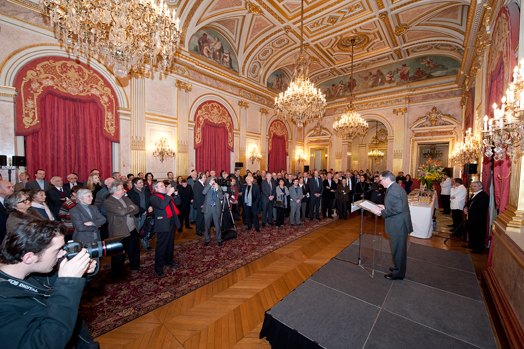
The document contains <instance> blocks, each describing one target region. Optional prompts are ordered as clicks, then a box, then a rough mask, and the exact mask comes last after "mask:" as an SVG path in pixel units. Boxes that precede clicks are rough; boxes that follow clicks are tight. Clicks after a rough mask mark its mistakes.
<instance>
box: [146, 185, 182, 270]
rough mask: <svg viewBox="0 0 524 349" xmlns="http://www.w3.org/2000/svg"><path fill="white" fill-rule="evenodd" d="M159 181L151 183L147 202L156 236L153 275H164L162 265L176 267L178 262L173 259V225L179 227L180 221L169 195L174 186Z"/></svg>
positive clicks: (171, 193)
mask: <svg viewBox="0 0 524 349" xmlns="http://www.w3.org/2000/svg"><path fill="white" fill-rule="evenodd" d="M168 187H169V188H166V186H165V184H164V182H162V181H159V182H156V183H155V184H153V191H154V193H153V194H152V195H151V198H150V199H149V202H150V203H151V207H153V212H154V213H155V225H154V230H155V233H157V234H156V236H157V238H156V248H155V275H156V276H157V277H164V276H165V274H164V265H165V266H166V267H178V266H179V265H180V264H178V263H175V261H174V260H173V249H174V246H175V226H176V227H177V228H178V229H180V228H181V225H180V221H179V219H178V214H179V213H180V212H179V211H178V209H177V208H176V206H175V204H174V201H173V198H172V197H171V195H173V193H174V192H175V188H173V187H172V186H170V185H169V186H168Z"/></svg>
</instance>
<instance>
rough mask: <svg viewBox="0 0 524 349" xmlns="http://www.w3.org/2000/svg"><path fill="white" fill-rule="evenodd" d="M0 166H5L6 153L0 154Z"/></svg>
mask: <svg viewBox="0 0 524 349" xmlns="http://www.w3.org/2000/svg"><path fill="white" fill-rule="evenodd" d="M0 166H7V155H0Z"/></svg>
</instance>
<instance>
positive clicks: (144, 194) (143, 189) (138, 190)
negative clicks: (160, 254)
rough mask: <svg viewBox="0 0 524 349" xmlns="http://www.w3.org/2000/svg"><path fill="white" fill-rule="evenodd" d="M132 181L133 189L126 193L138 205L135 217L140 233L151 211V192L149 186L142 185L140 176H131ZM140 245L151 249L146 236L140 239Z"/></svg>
mask: <svg viewBox="0 0 524 349" xmlns="http://www.w3.org/2000/svg"><path fill="white" fill-rule="evenodd" d="M132 183H133V189H131V190H130V191H129V192H128V193H127V196H128V197H129V198H130V199H131V201H133V203H134V204H135V205H137V206H138V214H137V215H136V216H135V217H136V219H137V224H138V232H139V233H140V230H141V229H142V227H143V226H144V223H145V222H146V218H147V215H148V214H149V213H151V212H153V208H152V207H151V203H150V199H151V192H150V191H149V187H148V186H147V185H144V180H143V179H142V178H138V177H136V178H133V181H132ZM142 247H143V248H144V249H146V250H148V251H153V248H152V247H151V246H149V240H148V239H147V237H144V238H143V239H142Z"/></svg>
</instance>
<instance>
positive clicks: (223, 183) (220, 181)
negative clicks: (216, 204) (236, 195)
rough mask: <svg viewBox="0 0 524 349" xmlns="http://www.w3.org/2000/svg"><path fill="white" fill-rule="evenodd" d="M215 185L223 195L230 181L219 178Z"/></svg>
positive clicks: (229, 185)
mask: <svg viewBox="0 0 524 349" xmlns="http://www.w3.org/2000/svg"><path fill="white" fill-rule="evenodd" d="M217 183H218V186H219V187H220V188H221V189H222V191H223V192H224V193H226V192H227V189H228V188H230V187H231V179H224V178H220V179H218V180H217Z"/></svg>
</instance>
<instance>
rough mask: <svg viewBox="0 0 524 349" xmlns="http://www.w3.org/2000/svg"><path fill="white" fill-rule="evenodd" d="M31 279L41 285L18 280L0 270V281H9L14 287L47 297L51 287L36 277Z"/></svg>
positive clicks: (49, 294) (51, 289)
mask: <svg viewBox="0 0 524 349" xmlns="http://www.w3.org/2000/svg"><path fill="white" fill-rule="evenodd" d="M33 279H34V280H36V281H38V282H39V283H40V284H41V286H42V287H39V286H35V285H32V284H30V283H28V282H25V281H24V280H20V279H17V278H15V277H12V276H9V275H7V274H6V273H4V272H2V271H0V282H9V283H10V284H11V285H13V286H14V287H19V288H21V289H22V290H24V291H27V292H30V293H33V294H35V295H38V296H41V297H44V298H49V297H50V296H51V292H52V291H53V288H52V287H51V286H49V285H48V284H46V283H44V282H42V281H40V280H38V279H36V278H33Z"/></svg>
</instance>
